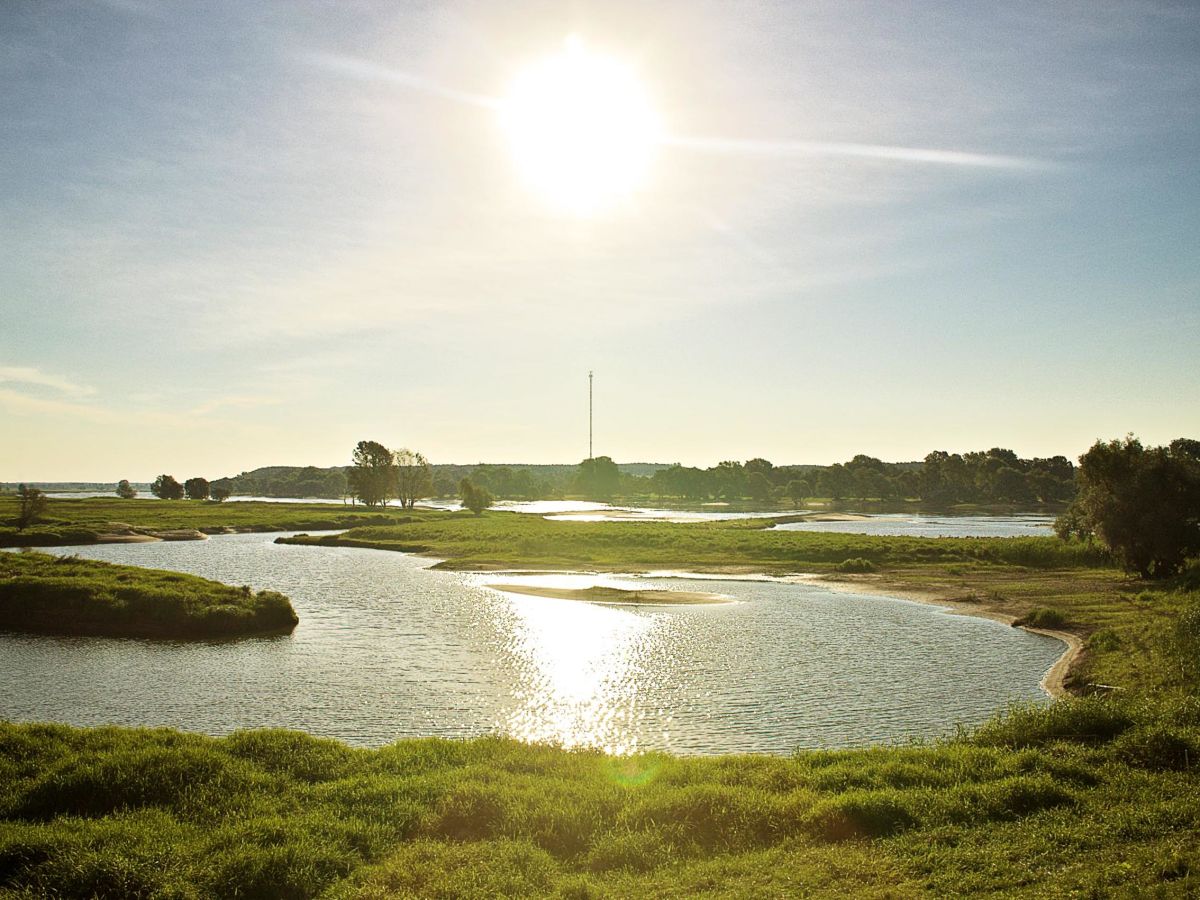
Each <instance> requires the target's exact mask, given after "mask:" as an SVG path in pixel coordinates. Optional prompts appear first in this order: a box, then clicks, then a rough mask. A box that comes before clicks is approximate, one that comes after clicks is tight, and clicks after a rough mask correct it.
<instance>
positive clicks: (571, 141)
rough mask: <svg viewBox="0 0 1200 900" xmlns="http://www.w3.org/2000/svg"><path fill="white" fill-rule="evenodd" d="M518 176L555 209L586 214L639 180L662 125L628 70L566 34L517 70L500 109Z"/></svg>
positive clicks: (634, 186)
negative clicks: (559, 47) (561, 44)
mask: <svg viewBox="0 0 1200 900" xmlns="http://www.w3.org/2000/svg"><path fill="white" fill-rule="evenodd" d="M500 115H501V121H502V122H503V124H504V128H505V131H506V132H507V133H508V138H509V143H510V144H511V146H512V151H513V155H514V156H515V157H516V162H517V166H518V167H519V169H520V171H521V175H522V177H523V178H524V180H525V181H526V182H527V183H528V184H529V185H531V186H532V187H533V188H535V189H536V190H537V191H538V192H539V193H541V194H542V195H543V196H544V197H545V198H546V199H547V200H548V201H549V202H550V203H551V204H552V205H553V206H554V207H556V208H558V209H559V210H561V211H564V212H569V213H574V214H576V215H590V214H592V213H595V212H598V211H600V210H602V209H604V208H605V207H608V206H611V205H613V204H614V203H617V202H619V201H621V200H623V199H625V198H626V197H628V196H629V195H630V194H632V193H633V191H634V190H636V189H637V188H638V187H639V186H640V185H641V184H642V183H643V182H644V180H645V178H646V175H647V173H648V171H649V168H650V164H651V162H652V161H653V157H654V153H655V150H656V149H657V146H658V140H659V134H660V126H659V121H658V117H657V116H656V115H655V113H654V110H653V109H652V108H651V106H650V103H649V101H648V99H647V97H646V93H645V91H644V90H643V89H642V86H641V84H640V83H639V82H638V80H637V76H636V75H635V73H634V72H633V70H632V69H631V68H630V67H628V66H626V65H624V64H623V63H621V62H620V61H618V60H616V59H613V58H611V57H607V56H601V55H598V54H595V53H592V52H590V51H588V50H587V49H586V48H585V47H584V46H583V45H582V43H581V42H580V41H579V40H578V39H576V38H574V37H571V38H568V39H567V42H566V47H565V49H564V50H563V52H561V53H559V54H557V55H555V56H552V57H550V58H548V59H544V60H542V61H541V62H538V63H534V64H532V65H530V66H528V67H526V68H525V69H523V70H522V71H521V72H520V74H519V75H518V76H517V78H516V80H515V81H514V82H513V84H512V87H511V89H510V90H509V92H508V95H507V97H506V98H505V100H504V101H503V103H502V104H501V107H500Z"/></svg>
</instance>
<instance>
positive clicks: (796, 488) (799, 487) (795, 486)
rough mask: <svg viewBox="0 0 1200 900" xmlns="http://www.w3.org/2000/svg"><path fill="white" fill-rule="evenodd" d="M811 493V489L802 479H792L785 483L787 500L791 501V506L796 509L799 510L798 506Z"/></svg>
mask: <svg viewBox="0 0 1200 900" xmlns="http://www.w3.org/2000/svg"><path fill="white" fill-rule="evenodd" d="M811 493H812V488H811V487H809V485H808V482H807V481H805V480H804V479H802V478H797V479H793V480H792V481H789V482H788V483H787V495H788V499H789V500H791V501H792V506H793V507H795V508H796V509H799V508H800V504H802V503H803V502H804V501H805V500H806V499H807V498H808V496H809V494H811Z"/></svg>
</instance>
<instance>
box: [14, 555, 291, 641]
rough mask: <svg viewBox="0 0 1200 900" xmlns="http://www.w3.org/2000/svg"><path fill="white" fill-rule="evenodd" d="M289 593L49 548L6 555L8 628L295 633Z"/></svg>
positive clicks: (143, 633)
mask: <svg viewBox="0 0 1200 900" xmlns="http://www.w3.org/2000/svg"><path fill="white" fill-rule="evenodd" d="M297 621H298V619H297V617H296V613H295V610H293V609H292V604H291V602H290V601H289V600H288V598H287V597H285V596H283V595H282V594H278V593H275V592H274V591H259V592H257V593H255V592H254V591H251V590H250V588H248V587H240V588H238V587H231V586H229V585H225V584H220V583H218V582H215V581H209V580H208V579H205V578H198V577H196V576H195V575H184V574H181V573H179V572H160V571H157V570H155V569H143V568H140V567H136V566H116V565H112V564H110V563H104V562H95V561H93V560H84V559H77V558H74V557H58V556H50V555H47V554H45V553H32V552H22V553H0V629H10V630H18V631H35V632H46V633H53V634H79V635H106V636H110V637H149V638H172V639H178V638H220V637H233V636H237V635H246V634H267V633H273V634H280V633H288V632H291V631H292V629H294V628H295V627H296V623H297Z"/></svg>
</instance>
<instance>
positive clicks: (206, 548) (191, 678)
mask: <svg viewBox="0 0 1200 900" xmlns="http://www.w3.org/2000/svg"><path fill="white" fill-rule="evenodd" d="M273 538H274V535H261V534H244V535H228V536H222V537H217V538H212V539H210V540H208V541H204V542H184V543H168V542H164V543H151V544H115V545H100V546H87V547H78V548H61V549H60V551H59V552H64V553H77V554H78V555H79V556H82V557H86V558H90V559H105V560H109V561H113V562H122V563H130V564H136V565H145V566H151V567H157V568H166V569H174V570H178V571H185V572H192V573H194V574H197V575H202V576H205V577H209V578H215V579H219V580H221V581H226V582H229V583H232V584H249V585H251V586H253V587H254V588H256V589H262V588H272V589H277V590H281V591H283V592H284V593H286V594H288V595H289V596H290V597H291V598H292V600H293V603H294V605H295V607H296V610H297V612H298V613H299V615H300V626H299V627H298V628H297V629H296V632H295V634H293V635H291V636H289V637H275V638H256V639H248V640H242V641H232V642H212V643H162V642H148V641H132V640H114V639H105V638H53V637H42V636H29V635H18V634H11V633H0V671H2V672H3V676H4V677H3V678H0V718H7V719H12V720H34V719H38V720H53V721H62V722H69V723H72V724H76V725H94V724H102V723H116V724H122V725H169V726H174V727H179V728H185V729H189V730H194V731H201V732H207V733H212V734H222V733H226V732H229V731H231V730H234V729H237V728H248V727H260V726H278V727H287V728H297V729H302V730H304V731H308V732H310V733H313V734H318V735H323V736H327V737H334V738H339V739H342V740H345V741H348V742H350V743H353V744H359V745H370V746H376V745H380V744H384V743H387V742H389V741H393V740H395V739H398V738H402V737H410V736H420V735H440V736H447V737H463V736H471V735H478V734H484V733H493V732H495V733H504V734H509V735H513V736H516V737H519V738H522V739H526V740H539V741H552V742H557V743H561V744H564V745H566V746H581V745H586V746H597V747H601V748H603V749H606V750H610V751H615V752H627V751H632V750H635V749H662V750H669V751H673V752H677V753H720V752H742V751H761V752H770V753H787V752H790V751H791V750H793V749H795V748H797V747H832V746H848V745H859V744H866V743H875V742H886V741H896V740H902V739H905V738H909V737H915V736H924V737H931V736H934V735H940V734H945V733H948V732H950V731H952V730H953V729H954V727H955V725H956V724H959V723H964V724H971V723H977V722H980V721H982V720H984V719H986V718H987V717H989V716H990V715H992V714H993V713H994V712H995V711H996V710H997V709H999V708H1001V707H1003V706H1005V705H1006V704H1007V703H1009V702H1010V701H1013V700H1045V694H1044V693H1043V692H1042V691H1041V690H1040V688H1039V686H1038V685H1039V680H1040V679H1041V677H1042V675H1043V674H1044V673H1045V672H1046V670H1047V669H1048V668H1049V667H1050V666H1051V665H1052V664H1053V663H1054V661H1055V660H1056V659H1057V658H1058V656H1059V654H1060V653H1061V651H1062V649H1063V648H1062V644H1061V643H1060V642H1058V641H1056V640H1054V639H1052V638H1047V637H1044V636H1041V635H1034V634H1029V633H1027V632H1024V631H1022V630H1020V629H1013V628H1009V627H1006V626H1004V625H1000V624H998V623H995V622H991V621H988V620H985V619H978V618H970V617H965V616H955V615H951V614H949V613H947V612H945V611H943V610H940V609H938V608H936V607H932V606H926V605H921V604H916V603H909V602H905V601H896V600H887V599H883V598H879V597H867V596H858V595H853V594H843V593H833V592H831V591H829V590H828V589H826V588H824V587H821V586H819V585H813V584H797V583H787V582H781V581H770V580H764V581H749V580H744V579H738V580H728V581H714V580H713V579H711V578H703V579H701V578H688V577H663V578H644V577H637V576H582V577H581V576H576V577H574V578H573V579H569V581H568V582H567V584H568V586H572V587H577V586H587V585H589V584H598V583H599V584H613V585H616V586H633V587H641V588H646V587H658V588H667V589H679V590H699V591H716V592H719V593H722V594H727V595H729V596H730V597H732V598H733V599H734V600H736V601H737V602H734V603H728V604H717V605H707V606H650V607H647V606H619V605H600V604H594V603H584V602H578V601H571V600H557V599H549V598H543V597H535V596H528V595H516V594H505V593H501V592H499V591H496V590H493V589H490V588H488V587H486V584H487V583H488V582H496V581H498V580H500V579H501V578H502V580H503V581H504V582H507V583H514V582H517V581H528V582H531V583H539V582H545V580H546V578H545V577H544V576H533V575H522V574H511V573H506V574H504V575H503V576H497V575H496V574H494V573H493V574H489V575H478V574H465V573H451V572H438V571H431V570H429V569H428V568H426V567H427V566H428V565H429V564H430V561H429V560H428V559H421V558H417V557H413V556H407V555H404V554H400V553H391V552H386V551H376V550H359V549H350V548H331V547H293V546H283V545H279V544H275V543H273ZM554 579H555V580H556V583H561V582H562V579H563V576H554Z"/></svg>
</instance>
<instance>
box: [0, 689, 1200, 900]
mask: <svg viewBox="0 0 1200 900" xmlns="http://www.w3.org/2000/svg"><path fill="white" fill-rule="evenodd" d="M1198 753H1200V706H1198V705H1197V704H1196V703H1195V702H1194V701H1192V702H1177V703H1174V704H1164V705H1159V706H1151V705H1149V704H1147V703H1137V702H1132V701H1111V700H1101V699H1096V698H1092V699H1083V700H1071V701H1064V702H1062V703H1059V704H1056V705H1054V706H1052V707H1050V708H1043V709H1026V710H1014V711H1013V712H1011V713H1009V714H1008V715H1006V716H1003V717H1001V718H998V719H996V720H994V721H993V722H991V723H989V724H988V725H986V726H984V727H983V728H982V729H980V730H978V731H977V732H975V733H974V734H969V735H962V736H960V737H958V738H957V739H954V740H948V741H944V742H941V743H937V744H934V745H929V746H921V745H912V746H901V747H887V748H873V749H865V750H847V751H837V752H831V751H819V752H805V753H800V754H797V755H796V756H794V757H792V758H779V757H768V756H724V757H715V758H690V759H681V758H675V757H671V756H667V755H663V754H656V753H648V754H642V755H637V756H632V757H625V758H613V757H608V756H605V755H603V754H601V753H598V752H594V751H565V750H560V749H556V748H552V747H545V746H531V745H527V744H521V743H518V742H515V741H511V740H507V739H501V738H479V739H475V740H471V741H446V740H440V739H424V740H408V741H401V742H399V743H397V744H393V745H391V746H388V747H384V748H382V749H378V750H361V749H352V748H350V747H347V746H345V745H343V744H339V743H336V742H332V741H326V740H319V739H316V738H312V737H308V736H305V735H302V734H297V733H291V732H283V731H247V732H238V733H235V734H233V735H231V736H229V737H225V738H210V737H202V736H197V735H188V734H182V733H179V732H175V731H169V730H131V729H119V728H96V729H74V728H69V727H65V726H56V725H14V724H9V725H0V893H3V894H4V895H5V896H9V897H50V896H67V897H93V896H100V897H171V898H190V897H246V898H306V897H329V898H382V897H563V898H585V897H698V896H711V897H779V896H815V897H845V896H854V897H925V896H938V895H940V896H961V895H964V894H993V895H1000V896H1030V897H1051V896H1054V897H1066V896H1081V897H1099V896H1158V897H1187V896H1195V893H1196V892H1197V891H1200V847H1198V845H1197V835H1198V834H1200V804H1197V802H1196V797H1197V796H1198V795H1200V770H1198V769H1197V767H1196V766H1195V758H1196V755H1197V754H1198Z"/></svg>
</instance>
